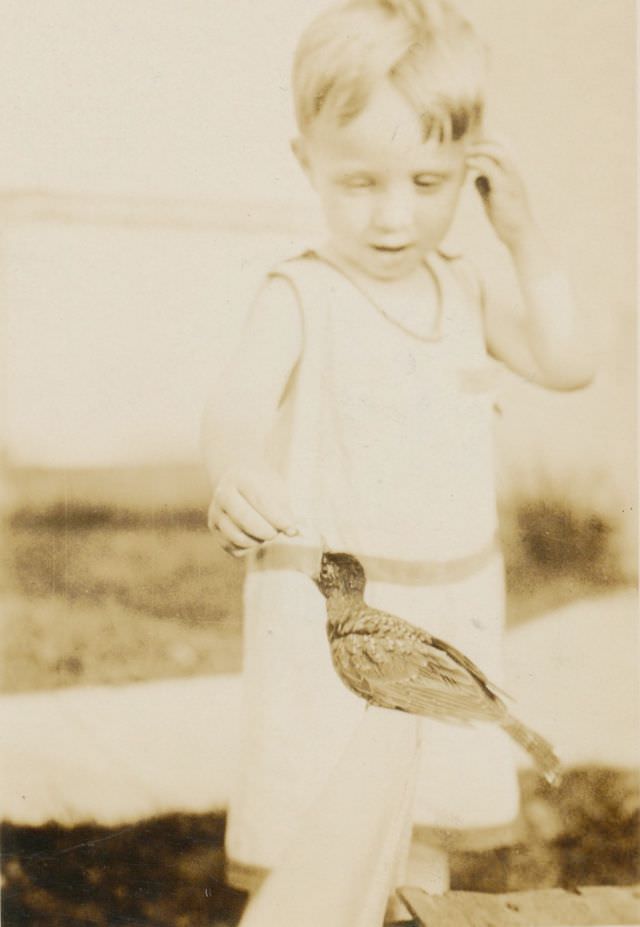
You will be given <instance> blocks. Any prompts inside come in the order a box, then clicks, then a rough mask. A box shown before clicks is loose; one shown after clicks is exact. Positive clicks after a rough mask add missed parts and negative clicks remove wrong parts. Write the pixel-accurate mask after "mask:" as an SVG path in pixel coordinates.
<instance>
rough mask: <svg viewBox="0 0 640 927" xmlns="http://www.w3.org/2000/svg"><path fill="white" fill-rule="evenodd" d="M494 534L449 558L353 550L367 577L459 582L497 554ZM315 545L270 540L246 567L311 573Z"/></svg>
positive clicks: (317, 549)
mask: <svg viewBox="0 0 640 927" xmlns="http://www.w3.org/2000/svg"><path fill="white" fill-rule="evenodd" d="M349 553H352V551H349ZM500 553H501V551H500V542H499V539H498V535H497V534H496V535H494V536H493V537H492V538H491V539H490V540H489V541H487V543H486V544H485V545H484V546H483V547H482V548H480V549H479V550H477V551H474V552H473V553H470V554H467V555H465V556H464V557H457V558H455V559H451V560H395V559H392V558H387V557H373V556H369V555H367V554H358V553H356V554H355V556H357V558H358V560H360V562H361V563H362V566H363V567H364V572H365V574H366V577H367V580H368V581H369V582H373V583H390V584H396V585H400V586H431V585H438V584H446V583H455V582H460V581H461V580H464V579H468V578H469V577H471V576H473V575H475V574H476V573H479V572H480V571H481V570H483V569H484V568H485V567H487V566H488V565H489V564H490V563H491V562H492V561H494V560H495V558H496V557H498V556H499V555H500ZM321 554H322V550H321V548H320V547H319V546H316V545H311V544H300V543H295V542H294V543H284V542H281V541H274V542H273V543H271V544H266V545H265V546H264V547H261V548H260V549H258V550H257V551H256V553H255V554H253V555H252V556H251V557H250V558H248V563H249V566H250V569H252V570H257V571H262V570H295V571H296V572H301V573H306V574H307V575H312V574H313V573H315V572H316V571H317V570H318V568H319V565H320V557H321Z"/></svg>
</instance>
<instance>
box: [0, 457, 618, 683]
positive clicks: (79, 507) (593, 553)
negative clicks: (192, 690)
mask: <svg viewBox="0 0 640 927" xmlns="http://www.w3.org/2000/svg"><path fill="white" fill-rule="evenodd" d="M9 487H10V497H11V499H12V504H10V508H9V514H8V518H7V534H8V537H7V540H8V545H7V549H8V552H9V556H8V558H7V559H6V561H5V587H6V593H5V594H6V605H7V607H6V608H5V610H4V617H3V622H4V625H5V626H4V631H3V660H2V663H3V678H2V688H3V690H4V691H9V692H16V691H26V690H30V689H46V688H55V687H58V686H66V685H77V684H90V683H121V682H131V681H135V680H143V679H154V678H162V677H169V676H185V675H192V674H195V673H198V674H203V673H210V672H232V671H235V670H238V669H239V668H240V661H241V645H240V634H241V609H240V586H241V578H242V565H241V564H240V563H238V562H236V561H234V560H233V559H232V558H229V557H227V556H226V555H224V554H223V553H222V552H221V551H220V549H219V548H218V546H217V545H216V543H215V542H214V539H213V538H212V537H211V535H210V534H209V533H208V531H207V530H206V527H205V512H206V506H207V487H206V483H205V480H204V477H203V475H202V473H201V472H200V471H198V470H197V469H196V468H189V467H184V468H164V469H155V468H150V469H148V470H144V469H134V470H126V469H123V470H108V471H100V470H86V471H38V470H16V471H13V472H12V473H11V474H10V481H9ZM502 508H503V511H502V514H501V524H502V533H503V543H504V548H505V555H506V561H507V577H508V621H509V623H510V624H511V625H512V626H513V625H516V624H518V623H520V622H522V621H525V620H528V619H531V618H533V617H535V615H536V614H539V613H541V612H543V611H546V610H549V609H550V608H553V607H555V606H557V605H561V604H564V603H566V602H569V601H572V600H573V599H576V598H580V597H583V596H587V595H594V594H598V593H599V592H603V591H605V590H609V589H611V588H612V587H615V586H619V585H625V584H629V583H633V582H634V581H635V576H634V575H633V574H632V573H631V572H630V570H629V568H628V564H629V563H630V562H635V561H634V558H633V557H629V556H627V557H626V558H621V557H620V554H619V550H618V544H619V536H618V533H617V531H616V525H615V523H613V522H612V521H608V520H607V517H606V513H605V514H603V513H602V512H593V511H589V510H584V511H581V510H580V509H578V508H576V507H575V506H573V507H572V506H571V505H569V504H567V503H566V502H563V500H562V499H561V498H558V497H556V498H548V499H540V498H535V497H533V498H532V497H529V496H527V495H525V494H521V495H520V496H519V497H518V498H511V499H507V500H505V501H504V503H503V506H502ZM625 563H626V564H627V565H626V566H625Z"/></svg>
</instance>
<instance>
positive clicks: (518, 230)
mask: <svg viewBox="0 0 640 927" xmlns="http://www.w3.org/2000/svg"><path fill="white" fill-rule="evenodd" d="M466 162H467V167H468V168H469V169H470V170H471V171H473V172H476V173H477V177H476V178H475V186H476V190H477V191H478V193H479V195H480V197H481V198H482V202H483V204H484V208H485V211H486V213H487V216H488V218H489V221H490V222H491V224H492V225H493V228H494V229H495V232H496V235H497V236H498V238H499V239H500V240H501V241H502V242H503V244H505V245H506V246H507V248H509V250H511V251H513V250H514V249H517V248H518V247H519V246H520V245H521V244H522V243H523V242H524V239H525V238H526V237H527V236H530V235H532V234H536V228H535V223H534V221H533V216H532V214H531V209H530V207H529V201H528V198H527V191H526V189H525V185H524V181H523V180H522V177H521V175H520V171H519V169H518V167H517V165H516V163H515V160H514V158H513V155H512V154H511V153H510V152H509V151H508V150H507V148H506V147H505V146H504V145H503V144H502V143H500V142H497V141H492V140H485V141H481V142H478V143H476V144H474V145H471V146H470V147H469V151H468V154H467V157H466Z"/></svg>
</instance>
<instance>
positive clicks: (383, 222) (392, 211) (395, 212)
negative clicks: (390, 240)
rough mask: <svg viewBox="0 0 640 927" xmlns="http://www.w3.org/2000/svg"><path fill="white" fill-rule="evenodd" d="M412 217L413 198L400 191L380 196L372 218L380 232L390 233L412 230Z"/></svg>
mask: <svg viewBox="0 0 640 927" xmlns="http://www.w3.org/2000/svg"><path fill="white" fill-rule="evenodd" d="M412 216H413V209H412V202H411V197H410V196H408V195H407V194H406V193H404V192H403V191H400V190H398V191H387V192H385V193H383V194H381V195H380V197H379V199H378V201H377V203H376V208H375V210H374V213H373V217H372V218H373V225H374V227H375V228H376V229H377V230H378V231H380V232H387V233H389V232H397V231H402V230H404V229H407V228H410V227H411V222H412Z"/></svg>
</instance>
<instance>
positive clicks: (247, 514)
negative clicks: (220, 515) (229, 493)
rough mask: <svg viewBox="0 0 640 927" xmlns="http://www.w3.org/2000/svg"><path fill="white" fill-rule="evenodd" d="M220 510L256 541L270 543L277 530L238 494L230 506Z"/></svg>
mask: <svg viewBox="0 0 640 927" xmlns="http://www.w3.org/2000/svg"><path fill="white" fill-rule="evenodd" d="M222 510H223V511H224V512H225V513H226V514H227V515H230V516H231V517H232V518H233V521H234V522H235V524H236V525H237V526H238V527H239V528H240V529H241V530H242V531H244V532H245V534H247V535H249V537H251V538H254V539H255V540H256V541H272V540H273V539H274V538H275V537H276V535H277V533H278V530H277V528H274V526H273V525H272V524H271V523H270V522H269V521H267V519H266V518H264V517H263V516H262V515H261V513H260V512H257V511H256V510H255V509H254V507H253V506H252V505H250V504H249V503H248V502H247V500H246V499H245V498H244V496H241V495H240V494H239V493H236V494H235V495H234V498H233V501H232V504H229V505H225V506H223V507H222Z"/></svg>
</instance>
